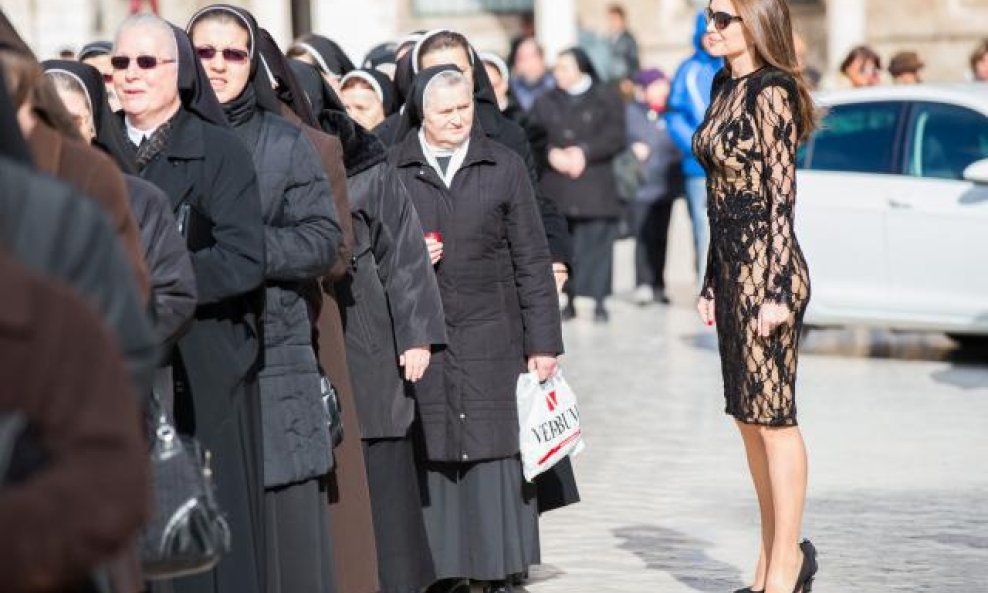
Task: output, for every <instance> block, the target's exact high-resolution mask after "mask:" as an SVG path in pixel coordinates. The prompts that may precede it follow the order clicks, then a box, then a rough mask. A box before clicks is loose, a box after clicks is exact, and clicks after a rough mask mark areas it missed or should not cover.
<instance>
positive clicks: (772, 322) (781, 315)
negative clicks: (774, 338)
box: [757, 303, 790, 338]
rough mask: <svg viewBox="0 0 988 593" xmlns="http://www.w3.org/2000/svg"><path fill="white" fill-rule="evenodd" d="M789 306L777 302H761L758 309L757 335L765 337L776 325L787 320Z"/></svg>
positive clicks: (769, 334)
mask: <svg viewBox="0 0 988 593" xmlns="http://www.w3.org/2000/svg"><path fill="white" fill-rule="evenodd" d="M789 317H790V312H789V307H787V306H785V305H780V304H779V303H762V306H761V307H759V309H758V321H757V323H758V328H757V329H758V335H759V336H761V337H763V338H767V337H769V336H771V335H772V332H774V331H775V330H776V328H777V327H779V326H780V325H782V324H784V323H786V322H787V321H789Z"/></svg>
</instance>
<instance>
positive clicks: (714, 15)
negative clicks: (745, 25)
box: [707, 8, 744, 31]
mask: <svg viewBox="0 0 988 593" xmlns="http://www.w3.org/2000/svg"><path fill="white" fill-rule="evenodd" d="M743 20H744V19H743V18H741V17H739V16H737V15H734V14H731V13H729V12H714V11H713V10H711V9H709V8H708V9H707V22H708V23H709V22H711V21H713V23H714V27H715V28H716V29H717V30H718V31H723V30H724V29H726V28H728V27H730V26H731V23H733V22H734V21H738V22H739V23H740V22H741V21H743Z"/></svg>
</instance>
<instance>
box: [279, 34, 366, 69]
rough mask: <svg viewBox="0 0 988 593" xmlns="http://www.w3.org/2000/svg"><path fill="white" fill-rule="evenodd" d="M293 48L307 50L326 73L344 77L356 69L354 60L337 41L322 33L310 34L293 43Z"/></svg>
mask: <svg viewBox="0 0 988 593" xmlns="http://www.w3.org/2000/svg"><path fill="white" fill-rule="evenodd" d="M292 47H293V48H298V49H302V50H305V52H306V53H308V54H309V55H311V56H312V58H313V59H314V60H315V61H316V65H317V66H318V67H319V70H321V71H322V72H324V73H326V74H331V75H333V76H338V77H341V78H342V77H343V76H346V75H347V74H349V73H350V71H351V70H354V66H353V62H351V61H350V58H349V57H348V56H347V55H346V52H345V51H343V48H341V47H340V46H339V45H337V44H336V42H335V41H333V40H332V39H329V38H328V37H323V36H322V35H316V34H309V35H305V36H304V37H301V38H299V39H297V40H296V41H295V43H293V44H292Z"/></svg>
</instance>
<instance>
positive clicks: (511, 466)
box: [424, 457, 540, 581]
mask: <svg viewBox="0 0 988 593" xmlns="http://www.w3.org/2000/svg"><path fill="white" fill-rule="evenodd" d="M424 469H425V474H426V477H425V482H426V486H427V489H428V493H427V496H428V498H427V500H426V501H425V505H424V514H425V525H426V529H427V530H428V532H429V544H430V545H431V547H432V556H433V558H434V559H435V562H436V573H437V576H438V577H439V578H441V579H446V578H469V579H473V580H477V581H497V580H502V579H507V578H509V577H510V576H511V575H514V574H521V573H524V572H525V571H527V570H528V568H529V567H530V566H531V565H533V564H538V563H539V560H540V554H539V519H538V508H537V506H538V504H537V500H536V498H537V497H536V493H535V490H536V489H535V485H534V484H531V483H528V482H525V479H524V477H523V476H522V470H521V461H520V460H519V458H517V457H511V458H508V459H496V460H494V461H482V462H478V463H471V464H463V463H432V462H428V463H426V464H425V466H424Z"/></svg>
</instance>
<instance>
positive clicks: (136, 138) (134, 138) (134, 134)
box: [124, 117, 161, 146]
mask: <svg viewBox="0 0 988 593" xmlns="http://www.w3.org/2000/svg"><path fill="white" fill-rule="evenodd" d="M124 126H126V128H127V138H130V141H131V142H133V143H134V146H140V145H141V142H143V141H144V139H145V138H150V137H151V135H152V134H154V133H155V132H156V131H157V130H158V128H160V127H161V125H160V124H159V125H157V126H155V127H153V128H151V129H150V130H141V129H138V128H136V127H134V125H133V124H131V123H130V118H129V117H124Z"/></svg>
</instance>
